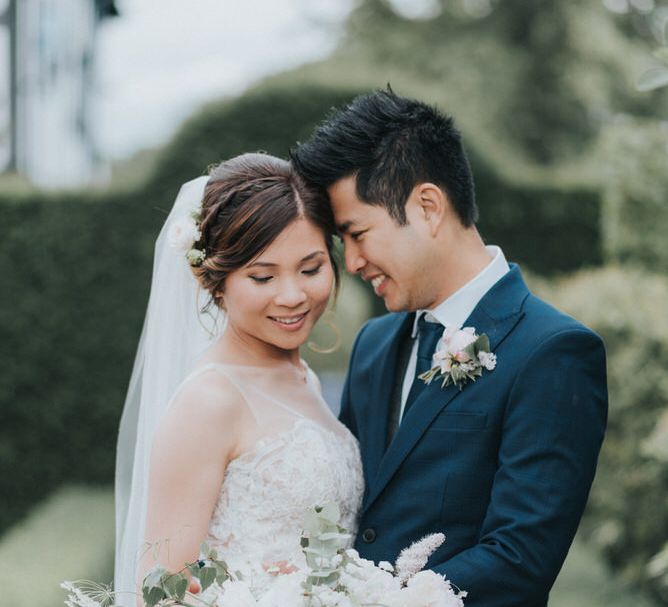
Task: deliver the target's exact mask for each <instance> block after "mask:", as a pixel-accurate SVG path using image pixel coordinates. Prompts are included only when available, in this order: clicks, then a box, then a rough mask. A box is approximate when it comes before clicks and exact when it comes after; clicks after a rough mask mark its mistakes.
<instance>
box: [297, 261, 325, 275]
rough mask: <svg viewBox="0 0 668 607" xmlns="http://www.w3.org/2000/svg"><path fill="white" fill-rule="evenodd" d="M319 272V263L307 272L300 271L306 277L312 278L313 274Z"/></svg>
mask: <svg viewBox="0 0 668 607" xmlns="http://www.w3.org/2000/svg"><path fill="white" fill-rule="evenodd" d="M320 270H322V264H321V263H319V264H318V265H317V266H316V267H315V268H311V269H309V270H302V271H303V272H304V274H307V275H308V276H314V275H315V274H317V273H318V272H320Z"/></svg>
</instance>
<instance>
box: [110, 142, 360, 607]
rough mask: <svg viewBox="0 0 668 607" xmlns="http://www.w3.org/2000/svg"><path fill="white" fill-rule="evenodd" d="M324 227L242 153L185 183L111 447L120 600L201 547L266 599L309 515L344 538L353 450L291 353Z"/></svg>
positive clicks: (328, 224) (298, 556)
mask: <svg viewBox="0 0 668 607" xmlns="http://www.w3.org/2000/svg"><path fill="white" fill-rule="evenodd" d="M333 227H334V226H333V218H332V216H331V212H330V210H329V205H328V204H326V203H325V201H323V200H322V199H321V194H320V193H318V192H316V191H313V190H311V189H310V188H308V187H307V186H306V185H305V184H304V183H303V182H302V181H301V180H300V179H299V177H298V176H297V174H296V173H295V172H294V171H293V169H292V167H291V166H290V164H289V163H288V162H286V161H284V160H280V159H278V158H275V157H272V156H269V155H265V154H244V155H242V156H238V157H235V158H232V159H231V160H228V161H225V162H223V163H221V164H220V165H218V166H216V167H214V168H213V169H212V170H211V173H210V175H209V177H200V178H198V179H195V180H194V181H191V182H189V183H187V184H185V185H184V186H183V187H182V188H181V191H180V192H179V195H178V197H177V199H176V202H175V204H174V207H173V209H172V211H171V213H170V215H169V217H168V219H167V222H166V223H165V226H164V227H163V229H162V231H161V233H160V236H159V237H158V240H157V243H156V251H155V260H154V271H153V280H152V285H151V295H150V299H149V304H148V310H147V314H146V320H145V323H144V329H143V332H142V337H141V340H140V344H139V349H138V353H137V357H136V360H135V366H134V370H133V373H132V378H131V382H130V388H129V391H128V396H127V400H126V404H125V409H124V411H123V417H122V420H121V427H120V433H119V442H118V455H117V475H116V511H117V515H116V518H117V530H116V561H115V589H116V592H117V593H118V594H117V595H116V596H117V599H116V600H117V603H118V604H119V605H122V606H123V607H135V605H136V604H137V594H136V593H138V592H139V587H140V585H141V580H142V579H143V577H144V575H145V574H146V573H147V572H148V570H149V569H151V568H152V567H153V566H154V565H156V564H158V563H159V564H160V565H162V566H163V567H165V568H166V569H168V570H170V571H178V570H181V569H182V568H183V566H184V564H185V563H186V562H192V561H194V560H195V559H197V557H198V554H199V547H200V545H201V543H202V542H203V541H205V540H206V541H207V542H208V543H209V545H210V546H211V547H213V548H216V549H217V551H218V554H219V558H221V559H223V560H225V561H226V562H227V563H228V565H229V567H230V568H231V570H233V571H236V570H239V571H241V572H242V573H243V574H244V579H246V580H247V581H250V583H251V586H252V587H254V588H255V589H257V590H258V591H261V590H263V589H265V588H266V587H267V586H268V585H269V584H270V583H271V580H272V575H276V572H277V571H279V572H288V571H293V570H294V569H298V568H300V567H302V566H303V564H304V563H303V561H302V558H303V555H302V553H301V549H300V545H299V534H300V531H301V526H302V518H303V514H304V512H305V511H306V509H308V508H310V507H312V506H314V505H317V504H322V503H324V502H328V501H335V502H337V503H338V504H339V506H340V508H341V512H342V524H343V525H344V526H346V527H347V528H348V529H349V530H351V531H353V532H354V531H355V520H356V515H357V512H358V509H359V507H360V503H361V498H362V493H363V480H362V466H361V462H360V456H359V450H358V446H357V444H356V442H355V439H354V438H353V436H352V435H351V434H350V433H349V432H348V430H347V429H346V428H345V427H344V426H343V425H342V424H340V423H339V422H338V421H337V420H336V418H335V417H334V416H333V415H332V413H331V412H330V411H329V409H328V408H327V405H326V404H325V402H324V400H323V398H322V395H321V391H320V386H319V382H318V379H317V377H316V376H315V374H314V373H313V372H312V371H311V370H310V369H309V368H308V367H307V365H306V363H305V362H304V361H303V360H302V359H301V358H300V354H299V348H300V346H302V345H303V344H304V343H305V342H306V340H307V337H308V335H309V332H310V331H311V329H312V328H313V325H314V324H315V322H316V321H317V320H318V318H319V317H320V315H321V314H322V313H323V311H324V310H325V308H326V306H327V303H328V300H329V298H330V295H331V292H332V288H333V286H334V284H335V282H337V271H336V265H335V261H334V259H333V257H332V234H333Z"/></svg>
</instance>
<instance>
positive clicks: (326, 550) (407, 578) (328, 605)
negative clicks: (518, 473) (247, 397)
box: [62, 504, 466, 607]
mask: <svg viewBox="0 0 668 607" xmlns="http://www.w3.org/2000/svg"><path fill="white" fill-rule="evenodd" d="M339 519H340V513H339V509H338V506H337V505H336V504H327V505H325V506H324V507H316V508H314V509H313V510H309V511H308V512H307V513H306V515H305V519H304V531H303V533H302V537H301V546H302V550H303V551H304V555H305V557H306V563H307V568H306V570H305V571H295V572H292V573H285V574H281V575H278V576H277V577H276V579H275V581H274V583H272V584H271V585H270V587H269V589H268V590H267V591H265V592H264V593H263V594H262V595H260V596H255V595H254V594H253V592H252V589H251V587H250V586H249V585H248V584H247V583H246V582H245V581H244V580H243V577H242V575H241V574H240V573H238V572H237V573H232V572H230V571H229V570H228V567H227V565H226V563H225V562H224V561H222V560H219V559H218V555H217V553H216V551H215V550H211V549H210V548H208V547H207V546H206V545H205V546H203V551H202V555H201V558H200V559H199V560H198V561H195V562H194V563H190V564H188V565H187V566H186V567H185V568H184V569H183V570H182V571H180V572H178V573H169V572H168V571H166V570H165V569H162V568H160V567H156V568H154V569H153V570H152V571H151V572H149V574H148V575H147V576H146V578H144V582H143V585H142V594H143V597H144V602H145V604H146V606H147V607H167V606H172V605H181V606H185V607H196V605H197V606H201V607H367V606H380V607H463V605H464V602H463V599H464V597H466V592H463V591H459V590H456V589H454V588H453V586H452V585H451V584H450V582H449V581H448V580H447V579H445V577H443V576H442V575H439V574H438V573H435V572H433V571H431V570H424V566H425V565H426V564H427V559H428V558H429V556H430V555H431V554H432V553H433V552H434V550H436V549H437V548H438V547H439V546H440V545H441V544H442V543H443V542H444V541H445V536H444V535H443V534H441V533H435V534H432V535H428V536H427V537H425V538H423V539H421V540H420V541H418V542H415V543H414V544H412V545H411V546H410V547H409V548H406V549H404V550H403V551H402V552H401V554H400V555H399V557H398V558H397V561H396V563H395V564H394V565H391V564H390V563H388V562H386V561H382V562H380V563H379V564H378V565H375V564H374V563H373V562H372V561H369V560H366V559H363V558H361V557H360V556H359V554H358V553H357V551H355V550H353V549H346V548H345V546H346V544H347V540H348V539H349V538H350V535H349V534H348V533H347V532H346V530H345V529H343V528H342V527H340V526H339ZM186 571H188V572H190V574H191V575H192V576H193V577H196V578H197V579H198V580H199V582H200V584H201V587H202V593H201V595H200V594H191V593H189V592H188V591H187V588H188V585H189V580H188V577H187V575H186ZM62 586H63V588H65V589H66V590H68V592H69V596H68V598H67V600H66V601H65V603H66V605H67V606H68V607H113V602H114V593H113V591H111V590H110V589H109V588H107V587H103V586H99V585H95V584H91V583H90V582H78V583H77V582H64V583H63V584H62ZM209 597H211V598H210V599H209Z"/></svg>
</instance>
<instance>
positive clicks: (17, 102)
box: [0, 0, 117, 188]
mask: <svg viewBox="0 0 668 607" xmlns="http://www.w3.org/2000/svg"><path fill="white" fill-rule="evenodd" d="M115 15H117V10H116V7H115V5H114V1H113V0H0V173H4V172H16V173H19V174H21V175H23V176H24V177H26V178H27V179H28V180H30V181H31V182H33V183H35V184H36V185H38V186H40V187H44V188H62V187H77V186H81V185H84V184H86V183H90V182H91V181H94V180H96V179H98V178H99V177H100V176H101V175H103V174H104V173H105V167H104V166H103V165H102V163H101V160H100V158H99V155H98V154H97V151H96V146H95V143H94V141H93V138H92V128H91V127H92V121H93V119H94V111H93V108H94V94H95V87H94V85H93V80H94V56H95V39H96V31H97V27H98V25H99V23H100V21H101V20H102V19H104V18H106V17H111V16H115Z"/></svg>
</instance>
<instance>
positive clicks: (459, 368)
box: [418, 327, 496, 390]
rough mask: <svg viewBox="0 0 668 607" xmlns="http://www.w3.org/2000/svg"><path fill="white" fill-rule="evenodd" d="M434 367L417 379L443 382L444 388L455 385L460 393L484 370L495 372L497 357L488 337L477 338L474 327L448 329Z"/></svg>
mask: <svg viewBox="0 0 668 607" xmlns="http://www.w3.org/2000/svg"><path fill="white" fill-rule="evenodd" d="M432 364H433V367H432V368H431V369H430V370H429V371H426V372H425V373H422V374H421V375H419V376H418V377H419V378H420V379H421V380H422V381H424V382H425V383H426V384H430V383H431V382H432V380H434V379H435V378H439V379H442V381H443V383H442V385H441V387H442V388H445V387H446V386H449V385H450V384H455V386H457V387H458V388H459V389H460V390H461V389H462V388H463V386H464V384H465V383H467V382H468V381H475V380H476V379H477V378H478V377H480V376H481V375H482V373H483V370H487V371H493V370H494V368H495V367H496V355H495V354H493V353H492V352H491V349H490V345H489V337H487V335H485V334H484V333H483V334H482V335H476V332H475V329H474V328H473V327H464V328H463V329H458V328H457V327H446V329H445V331H443V337H441V339H440V341H439V342H438V345H437V346H436V352H435V353H434V356H433V359H432Z"/></svg>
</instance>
